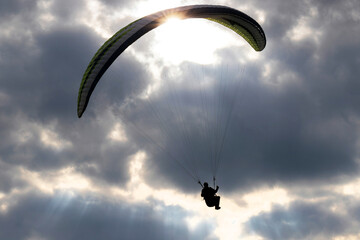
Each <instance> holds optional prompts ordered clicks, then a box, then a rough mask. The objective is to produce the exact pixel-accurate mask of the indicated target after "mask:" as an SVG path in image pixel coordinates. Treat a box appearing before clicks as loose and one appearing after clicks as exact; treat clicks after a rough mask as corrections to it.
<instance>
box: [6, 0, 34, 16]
mask: <svg viewBox="0 0 360 240" xmlns="http://www.w3.org/2000/svg"><path fill="white" fill-rule="evenodd" d="M36 3H37V0H3V1H1V3H0V19H4V18H7V17H9V16H16V15H18V14H24V13H28V12H32V11H33V10H34V9H35V8H36Z"/></svg>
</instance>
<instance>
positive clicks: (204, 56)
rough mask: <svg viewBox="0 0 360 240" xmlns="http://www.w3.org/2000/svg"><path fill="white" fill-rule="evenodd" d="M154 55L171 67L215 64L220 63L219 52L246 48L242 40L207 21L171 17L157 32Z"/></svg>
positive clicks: (153, 45) (154, 40)
mask: <svg viewBox="0 0 360 240" xmlns="http://www.w3.org/2000/svg"><path fill="white" fill-rule="evenodd" d="M154 32H155V33H154V38H153V44H152V47H151V49H150V50H151V51H152V52H153V54H154V56H157V57H158V58H162V59H163V60H164V62H166V63H169V64H175V65H176V64H179V63H181V62H183V61H191V62H195V63H199V64H211V63H215V62H217V61H219V59H218V57H217V55H216V52H217V51H218V50H219V49H222V48H225V47H230V46H233V47H236V46H239V45H243V44H245V41H242V40H241V39H240V40H239V36H238V35H237V34H235V33H234V32H232V31H229V30H228V29H226V28H224V27H223V26H221V25H219V24H217V23H213V22H211V21H209V20H207V19H184V20H182V19H179V18H176V17H171V18H169V19H167V21H166V22H165V23H164V24H162V25H161V26H159V27H158V28H157V29H156V30H155V31H154Z"/></svg>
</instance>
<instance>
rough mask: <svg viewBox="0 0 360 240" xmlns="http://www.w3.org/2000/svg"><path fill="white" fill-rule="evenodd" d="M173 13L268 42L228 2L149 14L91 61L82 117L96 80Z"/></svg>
mask: <svg viewBox="0 0 360 240" xmlns="http://www.w3.org/2000/svg"><path fill="white" fill-rule="evenodd" d="M170 17H177V18H179V19H185V18H204V19H208V20H210V21H213V22H217V23H219V24H221V25H223V26H225V27H227V28H229V29H231V30H233V31H234V32H236V33H237V34H239V35H240V36H242V37H243V38H244V39H245V40H246V41H247V42H248V43H249V44H250V45H251V46H252V48H253V49H254V50H256V51H261V50H263V49H264V48H265V45H266V38H265V33H264V32H263V30H262V28H261V26H260V25H259V24H258V23H257V22H256V21H255V20H254V19H252V18H251V17H249V16H248V15H246V14H245V13H242V12H240V11H238V10H236V9H233V8H230V7H226V6H219V5H191V6H183V7H177V8H171V9H167V10H163V11H160V12H157V13H153V14H151V15H148V16H145V17H143V18H140V19H138V20H136V21H134V22H132V23H130V24H129V25H127V26H126V27H124V28H122V29H120V30H119V31H118V32H117V33H115V34H114V36H112V37H111V38H110V39H109V40H107V41H106V42H105V43H104V44H103V45H102V46H101V47H100V49H99V50H98V51H97V52H96V54H95V55H94V57H93V58H92V60H91V61H90V63H89V65H88V67H87V69H86V71H85V73H84V76H83V79H82V81H81V84H80V88H79V94H78V105H77V114H78V117H79V118H80V117H81V116H82V114H83V113H84V111H85V109H86V107H87V104H88V102H89V99H90V96H91V94H92V92H93V91H94V89H95V86H96V84H97V83H98V82H99V80H100V78H101V76H102V75H103V74H104V73H105V71H106V70H107V69H108V68H109V67H110V65H111V64H112V63H113V62H114V61H115V59H116V58H117V57H118V56H119V55H120V54H121V53H122V52H123V51H124V50H125V49H126V48H127V47H128V46H130V45H131V44H132V43H133V42H135V41H136V40H137V39H139V38H140V37H141V36H143V35H144V34H145V33H147V32H149V31H150V30H152V29H154V28H156V27H158V26H159V25H161V24H162V23H164V22H165V21H166V20H167V19H168V18H170Z"/></svg>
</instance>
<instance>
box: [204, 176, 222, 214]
mask: <svg viewBox="0 0 360 240" xmlns="http://www.w3.org/2000/svg"><path fill="white" fill-rule="evenodd" d="M218 190H219V186H216V189H213V188H212V187H209V184H208V183H207V182H204V187H203V189H202V190H201V196H202V197H203V198H204V200H205V203H206V205H207V206H208V207H215V209H216V210H219V209H220V208H221V207H220V206H219V205H220V196H217V195H216V193H217V192H218Z"/></svg>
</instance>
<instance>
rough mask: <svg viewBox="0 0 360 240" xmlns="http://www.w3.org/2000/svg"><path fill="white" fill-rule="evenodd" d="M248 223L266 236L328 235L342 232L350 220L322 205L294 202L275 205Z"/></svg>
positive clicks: (310, 237)
mask: <svg viewBox="0 0 360 240" xmlns="http://www.w3.org/2000/svg"><path fill="white" fill-rule="evenodd" d="M325 206H326V205H325ZM247 225H248V228H249V230H250V231H253V232H255V233H256V234H258V235H260V236H262V237H264V238H265V239H329V238H332V237H334V236H337V235H341V234H343V233H345V232H346V230H347V227H348V226H349V225H350V222H348V221H347V219H346V218H345V217H344V216H338V215H336V214H334V213H332V212H331V211H330V210H329V209H327V208H325V207H324V206H323V205H318V204H310V203H303V202H294V203H292V204H291V205H290V206H289V207H288V208H284V207H280V206H274V207H273V209H272V211H271V212H270V213H261V214H259V215H258V216H255V217H252V218H251V219H250V220H249V222H248V224H247Z"/></svg>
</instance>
